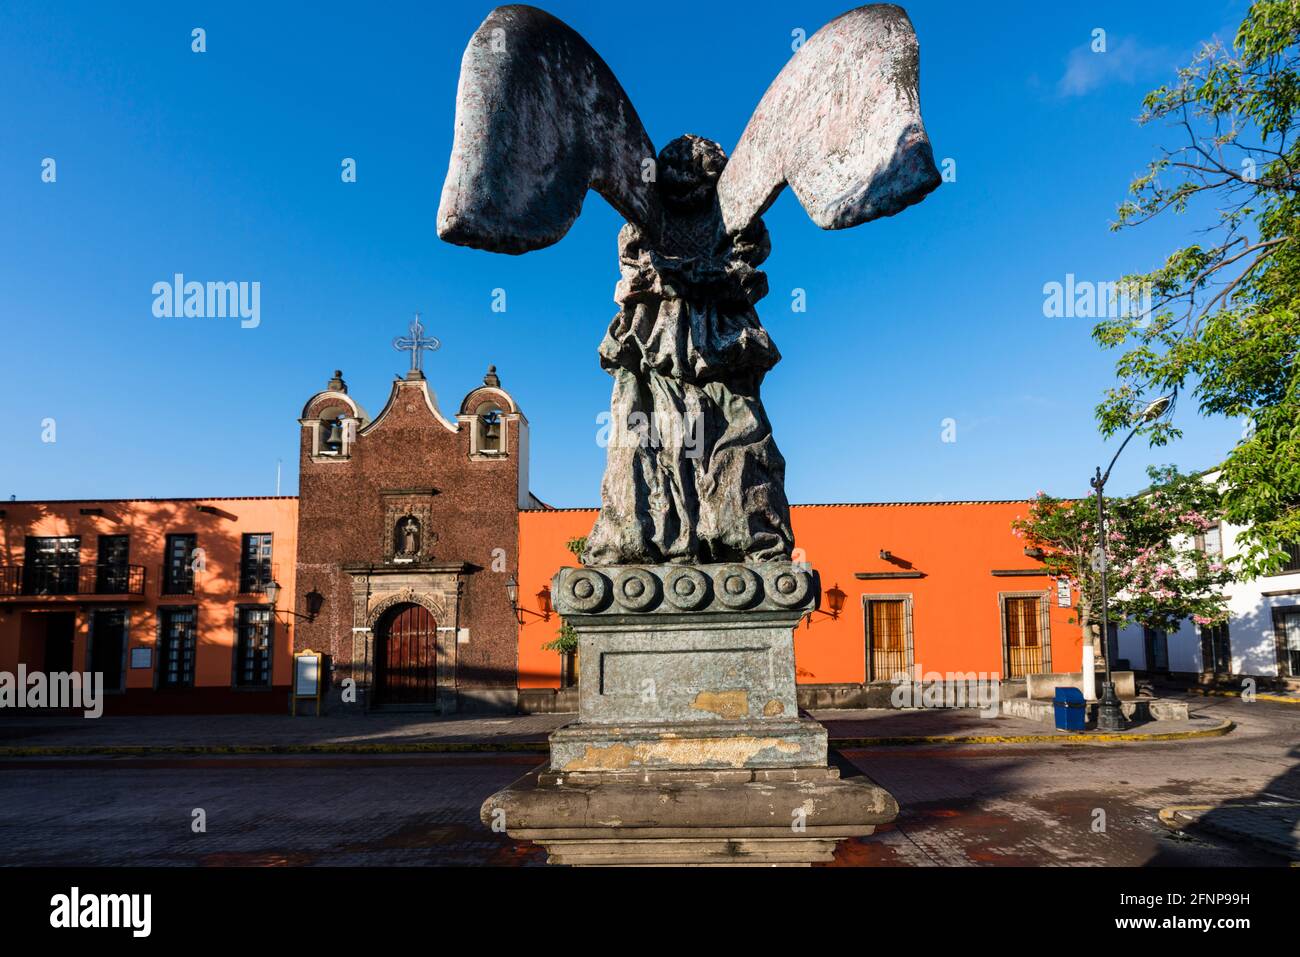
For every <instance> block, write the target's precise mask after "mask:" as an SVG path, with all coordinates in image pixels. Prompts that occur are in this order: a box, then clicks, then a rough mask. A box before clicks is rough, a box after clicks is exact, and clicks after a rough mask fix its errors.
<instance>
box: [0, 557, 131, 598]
mask: <svg viewBox="0 0 1300 957" xmlns="http://www.w3.org/2000/svg"><path fill="white" fill-rule="evenodd" d="M144 581H145V569H144V566H143V565H118V564H108V565H32V564H22V565H0V597H6V598H16V597H22V596H31V597H41V596H47V595H143V594H144Z"/></svg>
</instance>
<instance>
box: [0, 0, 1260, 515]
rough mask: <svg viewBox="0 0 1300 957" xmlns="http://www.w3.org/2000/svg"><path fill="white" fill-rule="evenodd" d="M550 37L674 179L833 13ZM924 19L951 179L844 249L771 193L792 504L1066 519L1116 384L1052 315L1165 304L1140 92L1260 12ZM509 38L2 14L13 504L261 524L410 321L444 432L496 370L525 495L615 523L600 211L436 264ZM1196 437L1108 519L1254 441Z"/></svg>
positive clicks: (1143, 453)
mask: <svg viewBox="0 0 1300 957" xmlns="http://www.w3.org/2000/svg"><path fill="white" fill-rule="evenodd" d="M545 6H546V9H548V10H549V11H550V12H552V13H554V14H555V15H556V16H558V17H560V18H561V19H563V20H565V21H566V22H567V23H569V25H570V26H572V27H574V28H575V29H576V30H578V32H580V33H581V34H583V35H584V36H585V37H586V38H587V39H588V41H590V43H591V44H592V46H593V47H595V49H596V50H597V51H598V52H599V53H600V54H601V55H602V56H603V57H604V58H605V60H606V61H607V62H608V63H609V64H610V66H611V67H612V68H613V70H614V72H615V74H616V75H617V76H618V77H619V79H620V80H621V82H622V83H623V86H624V87H625V89H626V90H627V92H628V94H629V96H630V97H631V99H632V101H633V103H634V104H635V105H636V107H637V110H638V112H639V113H640V115H641V118H642V120H643V122H644V123H645V125H646V127H647V129H648V130H649V133H650V135H651V138H652V139H653V140H654V142H655V143H656V145H657V146H662V145H663V144H664V143H666V142H667V141H668V140H670V139H672V138H673V137H675V136H677V135H678V134H680V133H683V132H694V133H699V134H702V135H706V136H709V137H711V138H714V139H717V140H718V141H719V142H721V143H722V144H723V146H724V147H725V148H726V149H728V150H730V149H731V147H733V146H734V144H735V142H736V140H737V139H738V138H739V135H740V133H741V130H742V129H743V128H744V124H745V122H746V121H747V119H748V118H749V115H750V113H751V112H752V110H753V108H754V106H755V105H756V104H757V102H758V100H759V98H760V97H761V95H762V93H763V91H764V89H766V87H767V85H768V83H770V82H771V80H772V79H773V78H774V77H775V76H776V74H777V73H778V72H779V70H780V69H781V67H782V65H783V64H784V62H785V61H786V60H787V59H788V58H789V56H790V55H791V34H792V31H793V30H796V29H803V30H805V31H806V33H807V34H808V35H811V34H812V33H813V32H814V31H815V30H816V29H817V28H819V27H820V26H822V25H823V24H824V23H826V22H827V21H829V20H830V19H832V18H833V17H834V16H836V15H837V14H839V13H841V12H843V10H845V9H848V6H847V4H846V3H845V2H844V0H836V2H829V3H828V2H821V0H811V2H800V3H798V4H795V3H761V2H757V3H755V2H751V3H744V4H734V5H733V4H727V3H718V4H701V3H698V2H693V3H682V2H675V0H664V2H660V3H656V4H651V5H647V4H607V3H600V4H598V3H580V2H570V0H563V2H552V3H548V4H545ZM905 6H906V8H907V10H908V12H909V14H910V15H911V17H912V20H913V23H914V24H915V26H916V30H917V34H918V36H919V38H920V42H921V94H922V108H923V113H924V117H925V122H926V126H927V128H928V130H929V133H930V137H931V141H932V143H933V145H934V150H935V155H936V158H937V159H940V160H942V159H944V158H951V159H953V160H955V162H956V172H957V178H956V181H955V182H951V183H946V184H944V185H943V186H942V187H941V188H940V189H939V190H938V191H937V192H936V193H934V194H933V195H931V196H930V197H929V198H928V199H926V201H925V202H924V203H922V204H921V205H919V206H917V207H914V208H911V209H909V210H907V211H905V212H904V213H903V214H901V215H899V216H897V217H894V218H892V219H887V220H883V221H879V222H875V223H869V224H867V225H865V226H861V227H859V228H857V229H853V230H849V231H843V232H823V231H821V230H819V229H818V228H817V227H816V226H814V225H813V224H812V222H811V221H810V220H809V219H808V218H807V216H806V215H805V214H804V212H803V210H802V209H801V208H800V207H799V205H798V203H797V201H796V200H795V198H794V196H793V195H792V194H791V193H790V192H789V191H788V190H787V191H786V192H785V193H784V194H783V195H782V197H781V199H780V200H779V201H778V202H777V204H776V205H775V206H774V207H773V208H772V210H771V211H770V212H769V213H768V214H767V216H766V217H765V218H766V222H767V225H768V228H769V230H770V231H771V235H772V241H773V252H772V256H771V258H770V259H769V260H768V262H767V264H766V267H765V268H766V271H767V273H768V277H769V282H770V286H771V290H772V292H771V294H770V295H769V297H768V298H767V299H766V300H764V301H763V302H762V303H760V304H759V314H760V316H761V317H762V318H763V321H764V324H765V325H766V326H767V327H768V328H769V330H771V333H772V335H773V337H774V339H775V340H776V342H777V344H778V346H779V347H780V349H781V351H782V353H783V355H784V359H783V361H782V362H781V364H780V365H778V366H777V367H776V369H775V370H773V372H772V373H770V374H769V375H768V378H767V381H766V383H765V385H764V399H765V402H766V405H767V408H768V411H769V415H770V417H771V419H772V421H773V427H774V430H775V435H776V439H777V442H778V444H779V445H780V447H781V449H782V451H783V452H784V454H785V457H786V460H787V490H788V493H789V496H790V499H791V501H792V502H796V503H798V502H837V501H881V500H931V499H935V500H944V499H977V498H1016V497H1021V496H1028V495H1032V494H1034V492H1035V491H1036V490H1038V489H1046V490H1049V491H1052V492H1054V493H1056V494H1076V493H1078V492H1080V491H1082V490H1084V489H1085V488H1086V485H1085V483H1086V479H1087V478H1088V476H1089V475H1090V474H1091V472H1092V469H1093V467H1094V466H1095V465H1097V464H1098V462H1101V463H1102V464H1104V462H1105V460H1106V459H1108V458H1109V455H1110V453H1111V451H1113V445H1114V444H1113V443H1110V444H1107V443H1104V442H1103V440H1102V439H1101V437H1100V436H1099V434H1098V432H1097V430H1096V426H1095V421H1094V418H1093V408H1094V406H1095V404H1096V402H1097V400H1098V398H1099V396H1100V395H1101V392H1102V390H1103V389H1104V388H1105V387H1106V386H1107V385H1109V384H1110V382H1111V381H1112V380H1111V368H1112V365H1111V363H1112V357H1110V356H1107V355H1106V354H1103V353H1101V352H1100V351H1099V350H1098V349H1097V347H1096V346H1095V345H1094V344H1093V343H1092V342H1091V340H1090V338H1089V331H1090V328H1091V325H1092V322H1091V320H1089V319H1084V318H1056V319H1048V318H1045V317H1044V315H1043V299H1044V297H1043V286H1044V284H1045V283H1048V282H1052V281H1058V282H1063V281H1064V280H1065V276H1066V274H1067V273H1072V274H1074V275H1075V276H1076V277H1077V278H1078V279H1081V280H1088V281H1094V282H1095V281H1103V280H1108V279H1113V278H1115V277H1117V276H1118V275H1121V274H1123V273H1125V272H1130V271H1134V270H1137V269H1143V268H1149V267H1150V266H1152V265H1154V264H1155V263H1156V262H1158V261H1159V260H1161V259H1163V257H1164V255H1165V254H1166V253H1167V252H1168V251H1169V250H1171V249H1172V248H1174V246H1175V245H1176V244H1178V243H1180V242H1185V241H1187V240H1188V239H1189V238H1190V237H1191V235H1192V232H1193V230H1194V229H1195V228H1196V227H1198V226H1200V225H1203V223H1202V222H1201V221H1198V220H1193V219H1190V218H1187V219H1184V220H1178V219H1171V220H1169V221H1167V222H1157V223H1154V224H1151V225H1148V226H1145V227H1142V228H1140V229H1137V230H1130V231H1126V232H1124V233H1121V234H1114V233H1111V232H1110V231H1109V230H1108V228H1107V224H1108V223H1109V222H1110V220H1111V218H1112V217H1113V214H1114V210H1115V206H1116V204H1117V203H1118V202H1119V201H1120V200H1121V199H1122V198H1123V195H1124V191H1125V189H1126V187H1127V184H1128V182H1129V180H1130V179H1131V178H1132V176H1133V175H1134V174H1136V173H1138V172H1140V171H1141V169H1142V167H1143V165H1144V164H1145V162H1146V161H1147V160H1148V159H1149V158H1150V157H1151V156H1152V155H1154V149H1155V146H1156V145H1157V144H1159V143H1161V142H1164V143H1173V142H1174V141H1175V139H1176V135H1175V133H1174V131H1171V130H1168V129H1160V128H1142V127H1139V126H1138V125H1137V124H1136V123H1135V122H1134V117H1135V116H1136V115H1137V113H1138V112H1139V109H1140V102H1141V97H1142V95H1143V93H1144V92H1146V91H1147V90H1148V89H1150V88H1152V87H1154V86H1156V85H1158V84H1159V83H1161V82H1164V81H1166V80H1167V79H1169V78H1171V77H1172V74H1173V70H1174V69H1175V68H1176V67H1177V66H1178V65H1179V64H1181V63H1183V62H1185V61H1186V60H1187V59H1188V58H1189V57H1190V55H1191V54H1192V52H1193V51H1194V50H1195V49H1196V47H1197V45H1198V44H1199V42H1200V41H1202V40H1204V39H1208V38H1209V37H1210V36H1212V35H1214V34H1216V33H1217V34H1219V35H1220V36H1224V37H1225V38H1230V36H1231V33H1232V31H1233V29H1234V28H1235V26H1236V24H1237V23H1238V22H1239V21H1240V19H1241V16H1242V14H1243V12H1244V10H1245V7H1246V4H1245V3H1244V2H1216V0H1204V2H1179V3H1143V4H1132V3H1088V4H1082V3H1080V4H1071V3H1062V4H1042V3H1029V2H1023V3H1021V2H1008V3H1004V4H985V3H979V4H975V3H972V4H958V3H955V2H951V0H949V2H943V0H937V2H934V0H915V2H911V3H907V4H905ZM489 9H490V6H489V5H488V4H486V3H469V2H450V3H440V4H432V3H412V4H397V3H393V4H388V3H385V4H370V5H367V4H355V3H343V4H333V3H313V4H311V5H310V7H308V6H307V5H289V4H281V3H273V2H260V3H159V4H146V3H132V4H125V5H109V4H100V3H84V4H83V3H55V4H49V3H35V2H25V0H11V2H8V3H6V4H4V5H3V7H0V116H3V119H4V124H3V126H4V135H3V139H0V222H2V223H3V224H4V225H3V229H0V327H2V328H3V340H0V341H2V342H3V348H0V382H2V383H3V398H4V407H5V411H4V414H3V415H2V416H0V498H8V497H9V496H10V495H11V494H15V495H17V496H18V497H19V498H20V499H22V498H93V497H148V496H189V495H264V494H272V493H273V492H274V491H275V477H276V463H277V460H283V483H282V489H283V491H284V492H285V493H286V494H288V493H292V492H294V491H296V489H297V460H296V458H297V448H298V426H297V423H296V419H297V416H298V414H299V412H300V411H301V407H302V405H303V403H304V401H305V400H306V399H307V398H308V397H309V396H310V395H311V394H312V393H313V392H315V391H317V390H318V389H320V388H323V387H324V385H325V381H326V380H327V378H328V377H329V375H330V373H331V371H332V370H333V369H335V368H336V367H337V368H342V369H343V370H344V374H345V377H346V378H347V380H348V383H349V386H350V388H351V391H352V394H353V395H354V396H356V397H357V398H358V400H359V401H360V402H361V403H362V404H363V405H364V406H365V407H366V408H367V409H368V411H369V412H370V413H371V414H372V415H374V414H377V413H378V411H379V409H380V407H381V406H382V403H383V401H384V399H385V398H386V396H387V394H388V390H389V382H390V381H391V380H392V377H393V375H394V373H397V372H401V371H403V370H404V369H405V367H406V360H405V357H404V356H401V355H398V354H397V353H396V352H394V351H393V349H392V347H391V340H392V339H393V337H394V336H396V335H398V334H401V333H402V332H404V330H405V328H406V326H407V324H408V323H409V321H410V316H411V314H412V313H413V312H414V311H416V310H419V311H421V312H422V313H423V314H424V319H425V324H426V327H427V329H428V331H429V332H430V333H431V334H433V335H436V336H438V337H439V338H440V339H441V340H442V343H443V345H442V349H441V350H440V351H439V352H437V353H435V354H434V355H432V356H431V357H429V358H428V359H427V360H426V370H427V372H428V375H429V377H430V380H431V382H432V384H433V386H434V388H435V390H436V392H437V395H438V397H439V400H440V404H441V406H442V408H443V410H444V412H446V413H448V414H451V413H454V412H455V409H456V406H457V405H458V403H459V401H460V398H461V397H462V396H463V395H464V394H465V393H466V392H467V391H469V389H471V388H472V387H473V386H474V385H476V384H477V383H478V382H479V381H480V380H481V377H482V375H483V372H484V370H485V368H486V366H487V365H488V363H495V364H496V366H497V368H498V370H499V372H500V375H501V378H502V383H503V385H504V386H505V387H506V388H508V389H509V390H510V391H511V392H512V394H514V396H515V397H516V399H517V400H518V401H519V403H520V404H521V405H522V407H523V409H524V411H525V413H526V414H527V415H528V417H529V420H530V423H531V426H532V439H533V441H532V486H533V491H534V492H535V493H536V494H537V495H538V496H539V497H541V498H542V499H543V500H545V501H547V502H550V503H551V504H554V505H559V506H584V505H595V504H597V502H598V497H599V483H600V475H601V470H602V468H603V463H604V450H603V449H602V448H600V447H599V446H598V445H597V442H596V436H597V432H598V429H599V426H598V424H597V416H598V415H599V414H600V412H602V411H603V410H605V409H607V408H608V401H609V390H610V380H609V378H608V376H607V375H606V374H605V373H604V372H602V371H601V370H600V368H599V367H598V365H597V361H596V346H597V345H598V343H599V341H600V338H601V336H602V334H603V332H604V329H605V327H606V326H607V325H608V323H609V320H610V318H611V317H612V315H613V313H614V309H615V306H614V303H613V302H612V299H611V297H612V294H613V286H614V283H615V281H616V280H617V261H616V257H615V238H616V234H617V231H618V227H619V225H620V222H621V221H620V219H619V217H618V216H617V214H615V213H614V212H613V211H612V210H611V209H610V208H609V206H608V205H606V203H605V202H604V200H602V199H601V198H600V197H598V196H596V195H595V194H592V195H591V196H590V197H589V199H588V201H587V204H586V207H585V209H584V212H583V214H582V216H581V217H580V218H579V220H578V222H577V223H576V224H575V226H574V228H573V229H572V231H571V232H570V233H569V235H568V236H567V237H565V238H564V239H563V240H562V241H561V242H560V243H559V244H557V245H555V246H553V247H550V248H549V249H546V250H542V251H538V252H535V253H531V254H529V255H526V256H522V257H508V256H497V255H493V254H490V253H484V252H479V251H475V250H467V249H462V248H459V247H453V246H450V245H447V244H444V243H442V242H441V241H440V240H438V238H437V236H436V233H435V230H434V222H435V213H436V209H437V203H438V196H439V192H440V189H441V185H442V180H443V176H444V174H445V172H446V164H447V157H448V153H449V149H450V145H451V133H452V118H453V111H454V100H455V91H456V77H457V72H458V69H459V64H460V55H461V51H462V50H463V49H464V45H465V42H466V41H467V40H468V38H469V36H470V34H471V33H472V32H473V31H474V29H475V28H476V27H477V26H478V24H479V23H480V22H481V20H482V18H483V17H484V16H485V15H486V13H487V12H488V10H489ZM195 27H202V28H203V29H204V30H205V31H206V35H207V52H205V53H202V54H198V53H194V52H192V51H191V30H192V29H193V28H195ZM1096 28H1101V29H1104V30H1105V31H1106V45H1107V51H1106V52H1105V53H1104V54H1094V53H1092V52H1091V51H1090V50H1089V44H1090V42H1091V40H1092V31H1093V30H1094V29H1096ZM46 157H51V158H54V159H55V161H56V163H57V180H56V182H54V183H44V182H42V179H41V169H42V161H43V159H44V158H46ZM344 157H352V158H355V160H356V162H357V181H356V182H355V183H344V182H342V180H341V177H340V164H341V161H342V160H343V158H344ZM178 272H179V273H184V274H185V275H186V277H187V278H190V279H198V280H202V281H207V280H220V281H230V280H234V281H250V282H251V281H257V282H260V284H261V323H260V325H259V326H258V327H257V328H254V329H244V328H241V327H240V323H239V321H238V320H237V319H196V318H189V319H186V318H156V317H155V316H154V315H153V312H152V305H153V295H152V292H151V290H152V287H153V284H154V283H156V282H159V281H167V280H170V279H171V277H172V276H173V274H174V273H178ZM498 288H500V289H504V290H506V294H507V310H506V311H505V312H504V313H498V312H493V311H492V308H491V306H492V291H493V290H494V289H498ZM796 288H801V289H804V290H806V295H807V311H806V312H804V313H795V312H793V311H792V310H791V308H790V304H791V290H793V289H796ZM949 418H951V419H954V420H955V421H956V437H957V441H955V442H944V441H942V431H943V421H944V420H945V419H949ZM47 419H53V420H54V422H55V425H56V429H57V431H56V441H54V442H45V441H42V435H43V431H44V429H43V422H44V421H45V420H47ZM1177 421H1178V423H1179V424H1180V425H1181V426H1182V427H1183V429H1184V430H1185V432H1186V437H1185V438H1184V439H1183V440H1182V441H1181V442H1179V443H1177V444H1176V445H1174V446H1172V447H1170V448H1166V449H1163V450H1148V449H1146V448H1145V446H1141V445H1137V446H1131V447H1130V449H1129V450H1128V451H1127V452H1126V453H1125V459H1124V461H1123V462H1121V464H1120V465H1119V466H1118V467H1117V469H1116V472H1115V477H1114V479H1113V480H1112V481H1113V484H1112V488H1113V490H1114V491H1116V492H1125V491H1133V490H1136V489H1137V488H1139V487H1141V486H1142V484H1143V482H1144V475H1143V469H1144V467H1145V465H1147V464H1149V463H1153V462H1159V463H1163V462H1176V463H1178V464H1179V465H1181V466H1183V467H1185V468H1199V467H1204V466H1206V465H1209V464H1212V463H1213V462H1215V461H1217V459H1218V458H1219V457H1220V456H1221V455H1222V454H1223V453H1224V451H1226V449H1227V448H1228V447H1229V446H1230V445H1231V444H1232V443H1233V442H1234V441H1235V440H1236V439H1237V438H1238V436H1239V435H1240V432H1241V425H1240V423H1237V422H1230V421H1223V420H1210V419H1203V418H1200V417H1199V416H1198V415H1197V414H1196V411H1195V409H1194V407H1193V406H1192V404H1191V403H1188V402H1185V403H1184V404H1183V405H1182V406H1181V407H1180V408H1179V410H1178V412H1177Z"/></svg>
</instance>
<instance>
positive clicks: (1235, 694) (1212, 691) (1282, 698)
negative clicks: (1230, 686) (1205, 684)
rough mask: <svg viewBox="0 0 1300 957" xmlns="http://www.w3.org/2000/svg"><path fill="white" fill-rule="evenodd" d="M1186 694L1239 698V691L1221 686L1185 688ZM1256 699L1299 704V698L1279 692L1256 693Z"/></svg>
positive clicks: (1274, 702)
mask: <svg viewBox="0 0 1300 957" xmlns="http://www.w3.org/2000/svg"><path fill="white" fill-rule="evenodd" d="M1185 690H1186V692H1187V693H1188V694H1198V695H1200V696H1201V697H1203V698H1240V697H1241V692H1240V691H1224V690H1222V689H1221V688H1187V689H1185ZM1255 700H1256V701H1270V702H1272V703H1273V704H1300V698H1297V697H1293V696H1290V695H1280V694H1266V693H1265V694H1256V695H1255Z"/></svg>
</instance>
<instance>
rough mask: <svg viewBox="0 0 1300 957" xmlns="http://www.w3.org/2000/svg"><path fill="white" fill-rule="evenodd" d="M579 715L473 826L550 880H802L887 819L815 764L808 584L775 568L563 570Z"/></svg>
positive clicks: (808, 577) (853, 783) (814, 589)
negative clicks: (583, 870) (538, 765)
mask: <svg viewBox="0 0 1300 957" xmlns="http://www.w3.org/2000/svg"><path fill="white" fill-rule="evenodd" d="M551 593H552V599H553V601H554V603H555V608H556V610H557V611H558V612H559V613H560V614H561V615H563V616H564V618H565V620H566V621H567V622H568V623H569V624H571V625H572V626H573V628H574V629H575V631H577V633H578V637H579V662H580V669H581V670H580V674H579V688H580V691H579V715H578V720H577V721H575V722H573V723H572V724H568V725H565V726H564V727H562V728H559V729H557V730H556V731H555V732H554V733H553V734H552V735H551V739H550V745H551V747H550V761H549V763H548V765H547V766H546V767H545V768H543V769H539V770H538V771H534V772H533V773H531V774H529V775H526V776H525V777H524V778H522V779H520V780H519V781H517V782H515V783H514V784H512V785H511V786H510V787H508V788H506V789H505V790H503V791H500V792H498V793H497V794H494V795H493V796H492V797H491V798H489V799H488V800H487V801H486V802H485V803H484V805H483V809H482V818H483V821H484V823H486V824H488V825H489V826H492V827H494V828H495V829H497V830H501V829H504V830H505V831H506V832H507V833H508V834H510V836H512V837H515V838H518V839H520V840H529V841H536V842H538V843H540V844H543V845H544V846H545V847H546V848H547V850H548V851H549V853H550V858H549V860H550V861H551V862H552V863H557V864H606V865H608V864H639V865H649V864H810V863H813V862H816V861H824V860H829V859H830V856H831V854H832V852H833V850H834V848H835V845H836V844H837V843H838V842H839V841H841V840H843V839H844V838H846V837H855V836H862V835H866V834H870V833H872V831H873V830H874V829H875V826H876V825H877V824H882V823H885V822H888V821H892V820H893V819H894V817H895V816H896V815H897V813H898V805H897V804H896V803H895V801H894V799H893V797H892V796H891V795H890V794H889V793H888V792H887V791H885V790H884V789H883V788H880V787H879V786H877V785H875V784H874V783H872V782H871V781H869V780H868V779H867V778H865V777H862V776H857V777H852V778H841V777H840V775H839V771H838V769H836V768H833V767H828V766H827V760H826V729H825V728H824V727H822V726H821V725H820V724H818V723H817V722H816V721H813V720H812V719H811V718H808V717H807V716H801V715H800V714H799V713H798V709H797V706H796V702H795V676H794V637H793V629H794V627H795V626H796V625H797V624H798V623H799V620H800V619H801V618H802V617H803V615H804V614H805V613H806V612H807V611H810V610H812V609H814V608H816V607H817V603H818V600H819V598H820V587H819V584H818V580H817V575H816V573H815V572H811V571H809V570H807V569H805V568H803V567H801V566H797V565H792V564H789V563H765V564H756V565H738V564H736V565H698V566H674V565H669V566H617V567H609V568H602V567H585V568H565V569H562V570H561V571H560V572H559V573H558V574H557V575H556V576H555V579H554V581H553V583H552V589H551Z"/></svg>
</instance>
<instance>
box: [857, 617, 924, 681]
mask: <svg viewBox="0 0 1300 957" xmlns="http://www.w3.org/2000/svg"><path fill="white" fill-rule="evenodd" d="M908 606H909V602H908V599H907V598H905V597H897V596H888V597H874V596H871V597H868V598H867V599H866V615H865V618H866V622H867V668H868V673H867V680H868V681H892V680H893V678H894V676H895V675H898V674H910V667H911V663H912V662H911V660H910V659H911V655H910V654H909V650H910V649H909V646H910V645H911V634H910V633H911V617H912V616H911V608H910V607H908Z"/></svg>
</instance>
